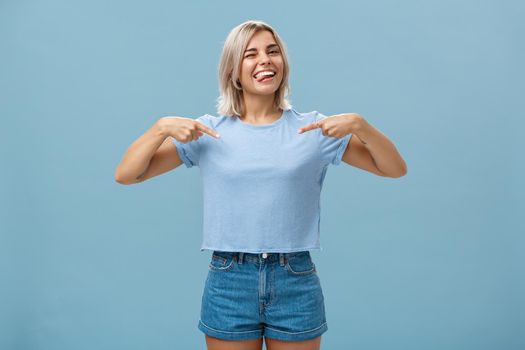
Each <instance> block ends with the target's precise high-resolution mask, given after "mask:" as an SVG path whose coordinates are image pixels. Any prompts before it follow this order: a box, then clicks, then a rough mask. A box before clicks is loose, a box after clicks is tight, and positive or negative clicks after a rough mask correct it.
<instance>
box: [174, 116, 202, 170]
mask: <svg viewBox="0 0 525 350" xmlns="http://www.w3.org/2000/svg"><path fill="white" fill-rule="evenodd" d="M195 121H197V122H199V123H202V124H204V125H206V126H208V127H211V125H210V119H209V115H207V114H205V115H203V116H201V117H199V118H197V119H195ZM207 136H208V134H206V133H204V134H203V135H202V136H200V137H199V138H198V139H197V140H192V141H190V142H186V143H183V142H180V141H178V140H177V139H175V138H174V137H173V138H172V139H173V143H174V144H175V147H176V148H177V153H178V154H179V157H180V159H181V160H182V161H183V162H184V165H186V167H187V168H191V167H192V166H194V165H196V166H199V159H200V153H201V148H202V143H203V142H204V138H205V137H207ZM210 137H211V136H210Z"/></svg>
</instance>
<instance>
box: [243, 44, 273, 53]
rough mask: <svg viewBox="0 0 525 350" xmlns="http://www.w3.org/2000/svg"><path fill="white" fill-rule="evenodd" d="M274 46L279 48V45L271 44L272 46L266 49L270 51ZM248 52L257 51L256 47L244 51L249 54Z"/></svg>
mask: <svg viewBox="0 0 525 350" xmlns="http://www.w3.org/2000/svg"><path fill="white" fill-rule="evenodd" d="M274 46H277V47H279V45H277V44H270V45H268V46H266V48H267V49H269V48H270V47H274ZM247 51H257V49H256V48H255V47H252V48H250V49H247V50H244V52H247Z"/></svg>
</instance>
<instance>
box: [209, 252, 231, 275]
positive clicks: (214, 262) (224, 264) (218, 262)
mask: <svg viewBox="0 0 525 350" xmlns="http://www.w3.org/2000/svg"><path fill="white" fill-rule="evenodd" d="M234 260H235V257H234V256H232V255H226V256H219V255H217V254H215V253H214V254H212V257H211V261H210V264H209V268H210V270H211V271H221V272H225V271H229V270H231V269H232V268H233V262H234Z"/></svg>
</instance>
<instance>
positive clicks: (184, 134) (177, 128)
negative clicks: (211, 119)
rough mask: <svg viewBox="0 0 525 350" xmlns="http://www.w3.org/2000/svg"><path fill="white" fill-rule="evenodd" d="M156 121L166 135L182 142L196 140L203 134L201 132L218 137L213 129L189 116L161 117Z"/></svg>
mask: <svg viewBox="0 0 525 350" xmlns="http://www.w3.org/2000/svg"><path fill="white" fill-rule="evenodd" d="M158 123H159V126H160V128H161V130H163V132H164V133H165V135H166V136H171V137H174V138H175V139H176V140H177V141H180V142H182V143H188V142H190V141H194V140H198V139H199V137H201V136H202V135H204V134H203V133H206V134H208V135H211V136H213V137H215V138H219V137H220V135H219V133H218V132H216V131H215V130H213V129H211V128H209V127H207V126H206V125H204V124H202V123H200V122H198V121H196V120H194V119H191V118H184V117H162V118H160V119H159V121H158Z"/></svg>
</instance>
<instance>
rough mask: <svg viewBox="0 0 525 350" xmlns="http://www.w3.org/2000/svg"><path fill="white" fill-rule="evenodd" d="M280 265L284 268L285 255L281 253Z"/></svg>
mask: <svg viewBox="0 0 525 350" xmlns="http://www.w3.org/2000/svg"><path fill="white" fill-rule="evenodd" d="M279 264H280V265H281V266H284V253H279Z"/></svg>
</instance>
